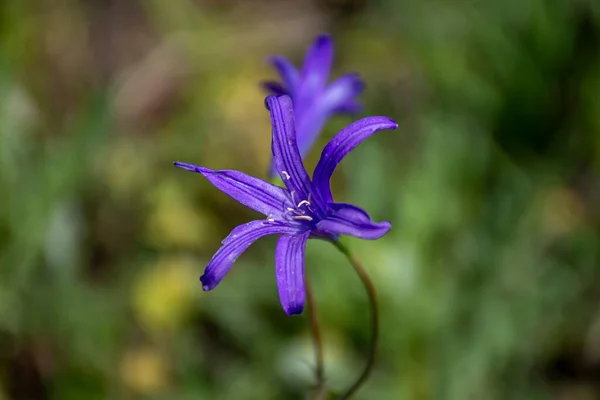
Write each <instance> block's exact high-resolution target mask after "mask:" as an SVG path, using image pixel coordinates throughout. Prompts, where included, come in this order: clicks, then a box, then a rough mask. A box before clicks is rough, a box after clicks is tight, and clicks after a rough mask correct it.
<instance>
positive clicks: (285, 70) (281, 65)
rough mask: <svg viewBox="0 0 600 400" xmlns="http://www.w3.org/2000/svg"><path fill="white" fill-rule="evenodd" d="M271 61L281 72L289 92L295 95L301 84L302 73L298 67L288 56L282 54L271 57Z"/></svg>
mask: <svg viewBox="0 0 600 400" xmlns="http://www.w3.org/2000/svg"><path fill="white" fill-rule="evenodd" d="M269 63H271V65H273V66H274V67H275V68H276V69H277V72H279V75H280V76H281V79H282V80H283V84H284V86H285V87H286V89H287V91H288V93H290V95H291V96H294V95H295V94H296V93H297V91H298V88H299V86H300V73H299V72H298V70H297V69H296V67H294V65H293V64H292V63H291V62H290V61H289V60H288V59H287V58H285V57H282V56H272V57H269Z"/></svg>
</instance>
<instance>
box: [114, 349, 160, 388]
mask: <svg viewBox="0 0 600 400" xmlns="http://www.w3.org/2000/svg"><path fill="white" fill-rule="evenodd" d="M167 369H168V368H167V365H166V361H165V359H164V357H163V356H162V355H161V354H160V353H159V352H158V351H157V350H156V349H153V348H150V347H146V348H139V349H133V350H128V351H127V353H126V354H125V355H124V356H123V358H122V360H121V365H120V374H121V379H122V380H123V382H124V383H125V385H127V387H129V388H130V389H131V390H133V391H135V392H137V393H141V394H146V395H152V394H157V393H159V392H161V391H162V390H164V389H165V388H166V387H167V385H168V376H167V375H168V372H167Z"/></svg>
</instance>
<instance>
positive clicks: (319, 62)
mask: <svg viewBox="0 0 600 400" xmlns="http://www.w3.org/2000/svg"><path fill="white" fill-rule="evenodd" d="M332 62H333V40H331V37H330V36H329V35H319V36H318V37H317V38H316V39H315V41H314V43H313V45H312V47H311V48H310V50H308V52H307V53H306V57H305V58H304V65H303V66H302V71H301V73H300V76H301V78H302V93H303V95H306V96H308V95H311V94H312V95H314V94H315V93H316V92H318V91H320V90H321V89H322V88H324V87H325V85H326V84H327V80H328V79H329V74H330V73H331V64H332Z"/></svg>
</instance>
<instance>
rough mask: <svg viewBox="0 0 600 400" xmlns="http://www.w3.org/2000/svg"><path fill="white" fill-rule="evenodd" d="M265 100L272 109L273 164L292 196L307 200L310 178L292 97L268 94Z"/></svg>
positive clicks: (295, 199)
mask: <svg viewBox="0 0 600 400" xmlns="http://www.w3.org/2000/svg"><path fill="white" fill-rule="evenodd" d="M265 102H266V105H267V108H268V109H269V111H270V113H271V125H272V127H273V141H272V143H271V147H272V150H273V165H274V166H275V169H277V172H278V173H279V176H281V179H282V180H283V183H285V185H286V186H287V188H288V189H289V191H290V192H292V198H293V200H294V201H295V202H300V201H302V200H307V199H308V194H309V193H310V178H309V177H308V173H307V172H306V169H305V168H304V164H303V163H302V157H301V156H300V151H299V150H298V143H297V141H296V127H295V122H294V110H293V108H292V100H291V99H290V98H289V96H268V97H267V98H266V99H265Z"/></svg>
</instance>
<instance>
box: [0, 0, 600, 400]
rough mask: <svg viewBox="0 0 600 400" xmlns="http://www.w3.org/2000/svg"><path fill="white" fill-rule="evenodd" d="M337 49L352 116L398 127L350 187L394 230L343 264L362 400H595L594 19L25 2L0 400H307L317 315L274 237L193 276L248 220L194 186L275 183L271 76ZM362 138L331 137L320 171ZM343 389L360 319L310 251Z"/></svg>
mask: <svg viewBox="0 0 600 400" xmlns="http://www.w3.org/2000/svg"><path fill="white" fill-rule="evenodd" d="M321 32H329V33H331V34H332V36H333V38H334V40H335V43H336V60H335V69H334V71H335V74H334V75H335V76H338V75H340V74H342V73H347V72H352V71H355V72H359V73H360V74H361V75H362V76H363V78H364V79H365V81H366V82H367V89H366V91H365V93H364V95H363V96H361V98H362V100H363V101H364V104H365V105H366V108H365V110H364V113H363V114H362V115H386V116H390V117H392V118H394V119H396V120H397V121H398V122H399V124H400V127H399V129H398V130H396V131H386V132H381V133H379V134H377V135H376V136H374V137H373V138H372V139H370V140H368V141H366V142H365V143H364V144H363V145H361V146H360V147H359V148H357V149H356V150H355V151H354V152H353V153H352V155H351V156H349V157H348V158H347V159H346V160H345V161H344V163H343V164H342V165H341V167H340V168H339V169H338V172H337V173H336V175H335V177H334V194H335V196H336V198H337V199H338V200H340V201H345V202H351V203H354V204H357V205H360V206H361V207H364V208H365V209H367V210H368V211H369V212H370V213H371V214H372V216H373V218H374V219H377V220H381V219H389V220H391V221H392V223H393V226H394V228H393V230H392V232H391V233H390V234H389V235H388V236H386V237H384V238H383V239H381V240H378V241H375V242H367V241H360V240H351V241H350V246H351V248H352V249H353V251H354V252H356V254H357V255H358V257H359V258H360V259H361V260H362V261H363V263H364V265H365V267H366V268H367V270H368V271H369V272H370V274H371V276H372V278H373V280H374V282H375V285H376V286H377V289H378V291H379V297H380V302H381V320H382V326H381V331H382V340H381V346H380V349H379V358H378V361H377V366H376V369H375V371H374V374H373V376H372V378H371V379H370V380H369V382H368V383H367V385H366V386H365V387H364V388H363V389H362V390H361V391H360V392H359V394H358V395H357V397H356V398H357V399H417V400H420V399H450V400H453V399H457V400H463V399H528V400H529V399H561V400H571V399H574V400H578V399H583V400H587V399H589V400H593V399H600V384H599V382H600V263H599V261H600V248H599V245H600V242H599V236H600V208H599V204H600V95H599V94H600V4H599V2H598V1H596V0H572V1H566V0H565V1H554V0H547V1H544V0H504V1H496V0H489V1H472V0H470V1H467V0H455V1H448V0H429V1H422V0H402V1H396V0H371V1H369V0H327V1H318V0H314V1H291V0H286V1H277V0H246V1H242V0H237V1H219V0H169V1H157V0H146V1H139V0H88V1H76V0H37V1H36V0H22V1H17V0H9V1H6V2H3V3H2V5H1V6H0V194H1V195H0V399H2V400H8V399H15V400H17V399H34V400H38V399H60V400H63V399H64V400H80V399H91V400H95V399H176V400H185V399H194V400H196V399H259V400H268V399H288V398H289V399H296V398H297V399H301V398H305V396H306V394H307V393H308V392H309V388H310V387H311V385H312V383H313V381H312V379H313V368H314V363H313V350H312V345H311V342H310V332H309V330H308V319H307V317H306V315H303V316H301V317H294V318H287V317H286V316H285V314H284V313H283V311H282V310H281V308H280V305H279V302H278V296H277V291H276V285H275V279H274V261H273V251H274V244H275V241H274V239H272V238H271V239H265V240H261V241H259V242H258V243H257V244H255V245H254V246H252V247H251V248H250V250H249V251H248V252H247V253H246V254H244V255H243V256H242V257H241V258H240V259H239V260H238V262H237V263H236V265H235V266H234V268H233V269H232V271H231V273H230V274H229V275H228V276H227V278H226V279H225V280H224V281H223V282H222V283H221V285H220V286H219V287H218V288H217V289H216V290H214V291H213V292H210V293H204V292H202V290H201V287H200V283H199V282H198V277H199V275H200V274H201V273H202V271H203V269H204V266H205V265H206V262H207V261H208V259H209V258H210V257H211V256H212V254H213V253H214V252H215V251H216V249H217V248H218V247H219V244H220V241H221V240H222V239H223V238H224V237H225V236H226V235H227V233H228V232H229V231H230V230H231V229H232V228H233V227H234V226H236V225H237V224H240V223H242V222H245V221H249V220H251V219H254V218H256V214H255V213H253V212H252V211H250V210H248V209H246V208H245V207H243V206H241V205H239V204H237V203H236V202H235V201H233V200H231V199H229V198H228V197H226V196H225V195H223V194H221V193H220V192H219V191H218V190H216V189H214V188H213V187H212V186H210V184H208V183H207V182H206V181H205V180H204V179H203V178H202V177H201V176H199V175H195V174H191V173H187V172H184V171H181V170H178V169H176V168H174V167H173V166H172V164H171V163H172V161H174V160H182V161H187V162H192V163H196V164H201V165H206V166H209V167H211V168H215V169H219V168H227V169H230V168H231V169H239V170H242V171H245V172H247V173H250V174H253V175H255V176H261V177H264V176H265V171H266V170H267V166H268V163H269V152H270V147H269V146H270V126H269V122H268V113H267V111H266V110H265V108H264V105H263V99H264V93H263V92H262V91H261V89H260V88H259V86H258V83H259V81H261V80H264V79H270V78H273V77H274V76H275V73H274V71H272V70H271V69H270V68H269V66H268V65H267V64H266V62H265V59H266V57H267V56H269V55H271V54H282V55H285V56H288V57H289V58H291V59H292V60H293V61H294V62H295V63H296V64H298V63H300V62H301V60H302V58H303V54H304V52H305V50H306V48H307V47H308V46H309V45H310V43H311V42H312V40H313V39H314V37H315V36H316V35H317V34H318V33H321ZM351 121H352V119H351V118H349V117H337V118H335V119H334V120H332V121H331V122H330V123H329V124H328V125H327V126H326V128H325V132H324V134H323V136H322V138H321V142H320V144H319V145H318V146H317V148H316V149H315V150H314V151H313V152H312V154H311V155H310V156H309V157H308V160H307V165H308V166H309V169H310V168H311V167H312V166H314V164H315V162H316V159H317V156H318V154H319V153H320V147H321V145H322V144H324V143H325V142H326V141H327V140H328V138H330V137H331V136H332V135H333V134H334V133H335V132H336V131H337V130H338V129H340V128H341V127H343V126H345V125H346V124H348V123H349V122H351ZM307 271H308V272H307V273H308V275H309V277H310V281H311V282H312V284H313V289H314V292H315V295H316V298H317V301H318V307H319V317H320V319H321V322H322V325H323V333H324V336H325V349H326V369H327V370H326V373H327V379H328V382H327V384H328V386H329V387H330V388H332V389H337V390H339V389H341V388H344V387H346V386H347V385H348V384H349V383H350V382H351V381H352V380H353V379H354V378H355V377H356V375H357V374H358V372H359V371H360V368H362V365H363V362H364V355H365V351H366V346H367V342H368V332H369V330H368V312H367V310H368V308H367V307H368V305H367V301H366V295H365V293H364V291H363V290H362V287H361V285H360V281H359V280H358V278H357V277H356V276H355V274H354V273H353V270H352V268H351V267H350V266H349V265H348V264H347V262H346V261H345V260H344V258H343V257H342V256H341V255H339V254H338V253H337V252H336V250H335V249H334V248H333V247H332V246H330V245H328V244H327V243H322V242H320V241H311V242H310V243H309V246H308V255H307Z"/></svg>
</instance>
